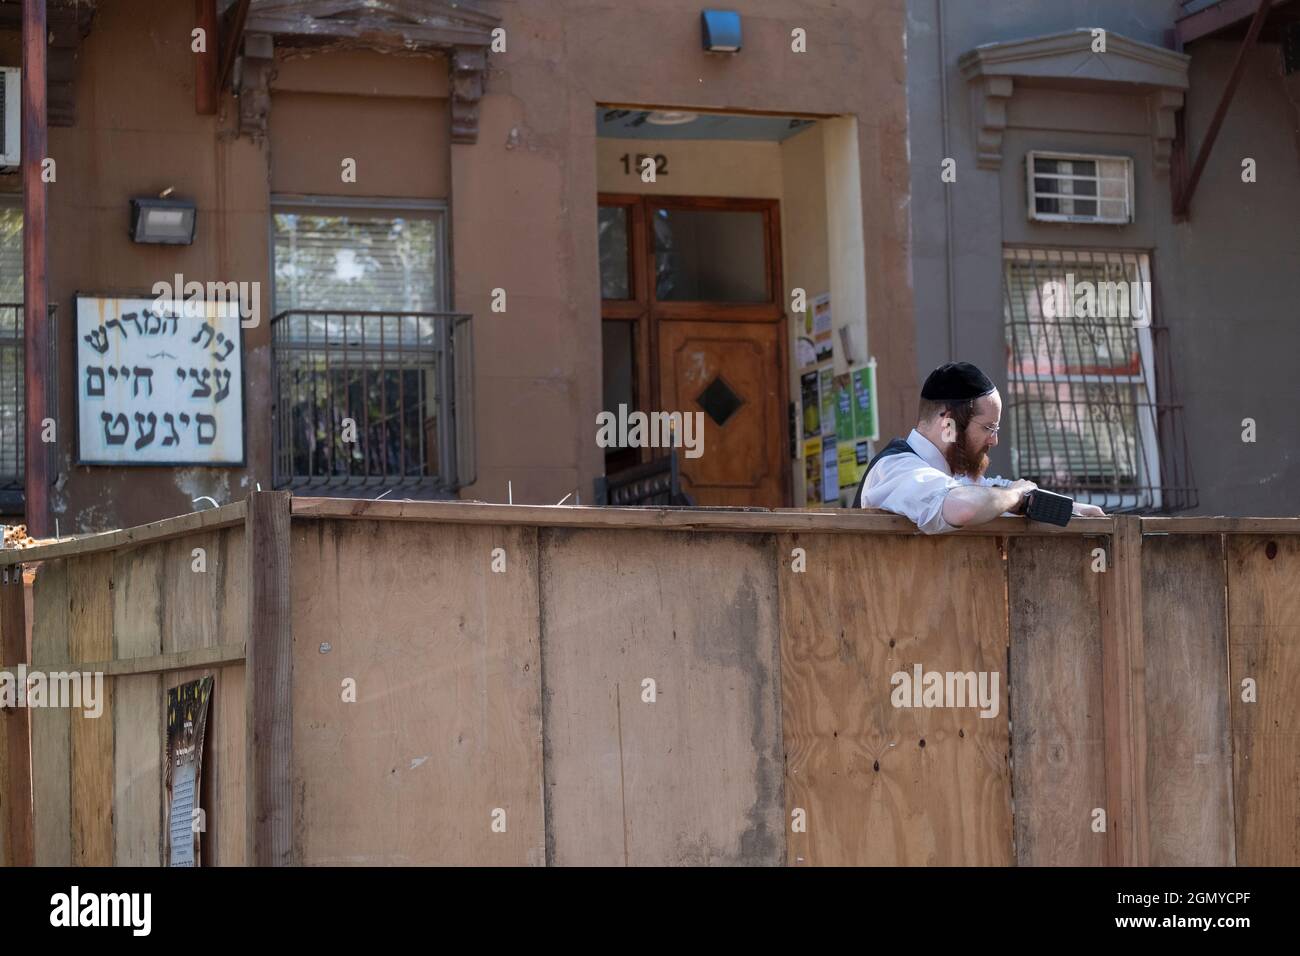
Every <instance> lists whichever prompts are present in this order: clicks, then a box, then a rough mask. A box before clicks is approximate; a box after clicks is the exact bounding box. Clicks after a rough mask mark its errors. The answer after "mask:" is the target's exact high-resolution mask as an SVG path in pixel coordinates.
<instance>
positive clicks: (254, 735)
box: [244, 491, 318, 866]
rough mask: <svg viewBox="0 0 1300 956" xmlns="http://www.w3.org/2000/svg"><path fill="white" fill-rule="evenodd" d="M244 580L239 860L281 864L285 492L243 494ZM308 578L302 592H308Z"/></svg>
mask: <svg viewBox="0 0 1300 956" xmlns="http://www.w3.org/2000/svg"><path fill="white" fill-rule="evenodd" d="M247 504H248V522H247V527H246V530H245V539H244V543H245V548H246V557H245V561H244V569H245V576H244V580H245V581H246V582H247V583H246V585H245V588H246V591H247V594H248V639H247V640H248V648H247V653H248V658H247V667H246V669H245V680H246V682H247V687H246V688H245V695H246V696H245V700H244V706H245V708H246V720H247V730H248V734H249V738H248V743H247V749H246V751H245V759H246V761H247V765H248V766H247V777H246V780H247V781H248V790H249V799H248V804H247V806H246V808H245V811H246V813H247V823H246V827H247V830H246V833H245V839H246V840H247V851H246V854H245V859H246V860H247V862H248V863H249V864H251V865H254V866H289V865H290V864H292V863H293V862H295V861H294V858H293V805H292V802H291V776H290V775H291V768H292V765H293V764H292V761H293V632H292V623H291V620H290V606H289V493H288V492H286V491H255V492H253V493H252V494H251V495H249V496H248V499H247ZM317 590H318V588H317V586H316V582H313V586H312V587H310V588H309V589H308V593H311V594H313V595H314V594H315V593H316V591H317ZM305 633H307V634H310V633H311V631H310V630H308V631H306V632H305Z"/></svg>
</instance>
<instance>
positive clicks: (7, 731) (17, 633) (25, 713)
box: [0, 568, 36, 866]
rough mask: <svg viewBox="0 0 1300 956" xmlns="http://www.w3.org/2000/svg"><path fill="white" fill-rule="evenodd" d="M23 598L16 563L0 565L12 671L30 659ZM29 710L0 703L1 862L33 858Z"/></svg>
mask: <svg viewBox="0 0 1300 956" xmlns="http://www.w3.org/2000/svg"><path fill="white" fill-rule="evenodd" d="M25 609H26V600H25V591H24V587H23V573H22V570H21V569H12V570H11V569H9V568H6V569H4V570H3V571H0V666H2V667H4V669H5V670H8V671H10V672H12V671H13V670H14V669H15V668H16V667H17V665H19V664H25V663H27V662H28V661H30V660H31V648H29V647H28V645H27V621H26V610H25ZM31 714H32V712H31V710H30V709H29V708H27V707H15V708H12V709H10V708H3V709H0V733H2V734H4V740H3V741H0V758H3V759H0V765H3V768H4V774H3V777H0V786H3V788H4V790H3V793H2V794H0V807H2V808H3V814H2V815H0V825H3V826H4V828H5V833H4V862H5V865H6V866H33V865H35V862H36V849H35V837H34V833H35V827H34V822H33V819H32V759H31V758H32V750H31V719H32V718H31Z"/></svg>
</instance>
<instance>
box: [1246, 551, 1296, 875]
mask: <svg viewBox="0 0 1300 956" xmlns="http://www.w3.org/2000/svg"><path fill="white" fill-rule="evenodd" d="M1228 658H1229V662H1230V667H1231V675H1232V676H1231V681H1230V688H1229V689H1230V699H1231V701H1232V736H1233V780H1234V784H1233V791H1234V800H1233V802H1234V805H1235V808H1236V831H1237V832H1236V836H1237V863H1238V864H1240V865H1242V866H1296V865H1297V864H1300V785H1297V784H1298V782H1300V709H1297V707H1296V706H1295V700H1296V696H1295V695H1296V688H1297V687H1300V538H1295V537H1282V536H1277V537H1272V536H1260V537H1238V538H1233V539H1230V540H1229V542H1228ZM1247 679H1250V680H1252V681H1254V684H1255V693H1256V700H1255V702H1254V703H1248V702H1246V701H1245V700H1243V699H1242V697H1243V686H1242V685H1243V681H1245V680H1247Z"/></svg>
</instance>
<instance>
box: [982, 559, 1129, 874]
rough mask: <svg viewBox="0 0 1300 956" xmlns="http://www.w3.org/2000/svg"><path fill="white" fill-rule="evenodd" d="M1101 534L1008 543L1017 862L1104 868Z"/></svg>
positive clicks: (1021, 863) (1012, 763)
mask: <svg viewBox="0 0 1300 956" xmlns="http://www.w3.org/2000/svg"><path fill="white" fill-rule="evenodd" d="M1098 546H1099V542H1097V541H1088V540H1074V539H1069V538H1020V539H1017V540H1014V541H1011V542H1009V544H1008V568H1007V573H1008V581H1007V592H1008V595H1009V599H1010V607H1009V618H1008V619H1009V621H1010V629H1011V668H1010V669H1011V677H1010V681H1009V686H1008V690H1009V692H1010V696H1011V747H1012V758H1011V766H1012V772H1013V775H1014V792H1015V797H1014V804H1015V814H1014V818H1015V834H1016V862H1017V863H1018V864H1019V865H1021V866H1101V865H1104V864H1105V862H1106V837H1105V835H1104V834H1102V833H1098V832H1095V831H1094V830H1093V821H1094V815H1093V814H1094V810H1096V809H1097V808H1103V809H1104V808H1105V807H1106V766H1105V742H1106V737H1105V729H1104V726H1103V723H1102V672H1101V615H1100V613H1099V612H1100V602H1101V588H1102V578H1103V574H1102V573H1101V572H1100V571H1094V570H1093V568H1094V567H1099V566H1100V565H1097V564H1096V563H1095V562H1096V558H1095V556H1094V554H1093V550H1094V548H1096V547H1098Z"/></svg>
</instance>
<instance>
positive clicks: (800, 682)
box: [779, 535, 1012, 866]
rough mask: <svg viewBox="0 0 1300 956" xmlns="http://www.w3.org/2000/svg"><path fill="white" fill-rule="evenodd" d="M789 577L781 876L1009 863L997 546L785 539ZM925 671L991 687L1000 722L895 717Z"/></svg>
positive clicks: (953, 714)
mask: <svg viewBox="0 0 1300 956" xmlns="http://www.w3.org/2000/svg"><path fill="white" fill-rule="evenodd" d="M796 549H799V550H798V551H796ZM799 560H802V561H804V562H806V564H805V565H804V567H806V570H802V571H797V570H795V568H796V566H797V565H796V562H797V561H799ZM780 562H781V570H780V575H779V584H780V590H781V655H782V666H781V698H782V704H783V710H782V718H783V726H784V730H785V748H786V772H785V783H786V787H785V791H786V810H787V814H788V816H790V817H791V823H793V819H792V816H793V815H794V814H795V813H796V812H797V811H799V810H802V811H804V813H805V818H806V829H805V830H804V831H803V832H793V830H792V832H791V833H790V834H789V836H788V837H787V862H788V863H790V864H791V865H800V866H804V865H821V866H826V865H904V866H931V865H940V866H955V865H964V864H975V865H997V864H1007V863H1010V862H1012V847H1011V774H1010V767H1009V762H1008V756H1009V754H1008V750H1009V736H1008V728H1007V719H1008V718H1007V696H1006V680H1005V677H1006V651H1007V637H1006V635H1007V631H1006V585H1005V577H1004V575H1005V571H1004V568H1003V561H1002V556H1001V553H1000V551H999V541H998V539H996V538H962V539H949V540H936V539H933V538H920V537H885V536H876V537H865V536H863V537H859V536H856V535H825V536H812V535H788V536H783V537H782V538H781V543H780ZM917 665H919V666H920V667H921V668H922V673H923V674H924V673H926V672H940V673H947V672H952V673H958V672H961V673H965V672H976V673H981V672H982V673H983V674H985V675H990V677H989V678H988V683H987V685H986V686H987V688H988V690H989V691H990V692H992V691H993V689H994V688H993V683H992V680H991V675H992V674H997V675H998V684H997V693H996V695H992V694H991V693H990V696H991V698H992V700H993V701H995V702H996V707H990V708H988V709H989V710H990V711H996V712H995V713H991V715H990V716H988V717H981V716H979V714H980V708H978V707H962V708H957V707H951V706H944V707H925V706H922V707H914V706H895V705H894V699H893V692H894V690H895V686H896V685H895V684H894V682H893V675H894V674H896V673H900V672H901V673H906V674H907V675H908V676H909V678H910V677H912V676H913V675H914V673H915V671H914V668H915V666H917ZM898 686H900V687H901V683H900V684H899V685H898ZM905 703H906V702H905Z"/></svg>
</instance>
